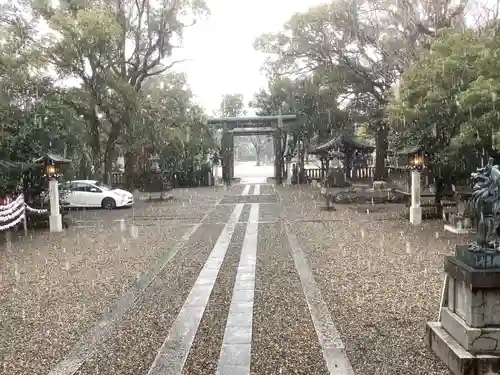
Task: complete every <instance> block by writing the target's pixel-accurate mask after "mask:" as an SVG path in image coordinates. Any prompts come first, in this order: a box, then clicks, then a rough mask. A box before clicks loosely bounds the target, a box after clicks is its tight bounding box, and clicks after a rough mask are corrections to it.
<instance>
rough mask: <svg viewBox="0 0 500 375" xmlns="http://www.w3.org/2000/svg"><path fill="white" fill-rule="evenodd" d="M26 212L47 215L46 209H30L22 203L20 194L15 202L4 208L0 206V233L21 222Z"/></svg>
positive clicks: (22, 198)
mask: <svg viewBox="0 0 500 375" xmlns="http://www.w3.org/2000/svg"><path fill="white" fill-rule="evenodd" d="M26 211H28V212H33V213H37V214H46V213H48V210H46V209H37V208H33V207H30V206H29V205H28V204H27V203H25V202H24V196H23V195H22V194H21V195H20V196H19V197H17V199H16V200H15V201H13V202H11V203H9V204H6V205H4V206H0V232H1V231H4V230H7V229H10V228H12V227H14V226H16V225H17V224H19V223H20V222H21V220H24V219H25V217H26ZM3 223H7V224H3ZM2 224H3V225H2Z"/></svg>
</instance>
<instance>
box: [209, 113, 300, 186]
mask: <svg viewBox="0 0 500 375" xmlns="http://www.w3.org/2000/svg"><path fill="white" fill-rule="evenodd" d="M296 120H297V115H277V116H253V117H219V118H209V119H208V121H207V124H208V125H219V126H220V127H221V128H222V129H223V133H222V140H221V152H222V155H221V158H222V177H223V179H224V181H225V182H226V183H229V182H230V181H231V180H232V179H233V177H234V136H239V135H240V136H242V135H243V136H251V135H271V136H272V137H273V143H274V155H275V158H274V177H275V179H276V183H278V184H282V183H283V172H284V171H283V168H284V162H283V155H282V154H283V152H282V151H283V149H284V147H285V142H286V139H285V137H284V134H285V131H284V130H285V126H286V125H287V124H289V123H292V122H294V121H296Z"/></svg>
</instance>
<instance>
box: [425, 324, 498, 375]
mask: <svg viewBox="0 0 500 375" xmlns="http://www.w3.org/2000/svg"><path fill="white" fill-rule="evenodd" d="M425 342H426V344H427V346H428V347H429V348H430V349H431V350H432V351H433V352H434V353H435V354H436V355H437V356H438V357H439V359H441V361H443V362H444V364H445V365H446V366H447V367H448V368H449V369H450V371H451V372H452V373H453V374H455V375H499V374H500V357H499V356H493V355H473V354H471V353H469V352H468V351H467V350H465V349H464V348H463V347H462V346H461V345H460V344H459V343H458V341H457V340H455V339H454V338H453V337H452V336H451V335H450V334H449V333H448V332H446V330H445V329H444V328H443V327H442V325H441V323H437V322H428V323H427V326H426V332H425Z"/></svg>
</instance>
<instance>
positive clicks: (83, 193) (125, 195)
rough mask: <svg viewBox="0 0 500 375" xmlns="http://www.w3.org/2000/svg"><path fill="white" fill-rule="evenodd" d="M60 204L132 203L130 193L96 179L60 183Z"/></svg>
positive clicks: (69, 205)
mask: <svg viewBox="0 0 500 375" xmlns="http://www.w3.org/2000/svg"><path fill="white" fill-rule="evenodd" d="M60 189H61V198H60V199H61V205H62V206H64V207H102V208H107V209H112V208H116V207H130V206H132V205H133V204H134V196H133V195H132V193H130V192H129V191H126V190H122V189H112V188H110V187H108V186H106V185H104V184H103V183H101V182H99V181H96V180H75V181H70V182H66V183H64V184H62V186H61V187H60Z"/></svg>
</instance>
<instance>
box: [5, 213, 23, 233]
mask: <svg viewBox="0 0 500 375" xmlns="http://www.w3.org/2000/svg"><path fill="white" fill-rule="evenodd" d="M23 219H24V212H23V214H22V215H21V216H19V217H18V218H17V219H16V220H14V221H11V222H10V223H9V224H5V225H0V232H1V231H4V230H7V229H9V228H12V227H14V226H16V225H17V224H19V223H20V222H21V220H23Z"/></svg>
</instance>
